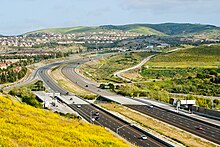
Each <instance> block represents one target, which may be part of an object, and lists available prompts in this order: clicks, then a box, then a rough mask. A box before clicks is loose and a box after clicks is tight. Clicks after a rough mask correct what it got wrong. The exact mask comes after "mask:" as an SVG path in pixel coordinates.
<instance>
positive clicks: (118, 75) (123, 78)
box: [114, 55, 156, 82]
mask: <svg viewBox="0 0 220 147" xmlns="http://www.w3.org/2000/svg"><path fill="white" fill-rule="evenodd" d="M154 56H156V55H151V56H149V57H147V58H145V59H144V60H142V61H141V62H140V63H139V64H137V65H135V66H133V67H130V68H126V69H123V70H120V71H117V72H115V73H114V76H115V77H118V78H120V79H122V80H123V81H127V82H131V80H130V79H128V78H125V77H123V76H122V75H121V74H122V73H125V72H127V71H129V70H134V69H136V68H139V67H141V66H143V65H144V64H145V63H146V62H148V61H149V60H150V59H151V58H153V57H154Z"/></svg>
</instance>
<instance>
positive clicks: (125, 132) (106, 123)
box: [38, 61, 171, 147]
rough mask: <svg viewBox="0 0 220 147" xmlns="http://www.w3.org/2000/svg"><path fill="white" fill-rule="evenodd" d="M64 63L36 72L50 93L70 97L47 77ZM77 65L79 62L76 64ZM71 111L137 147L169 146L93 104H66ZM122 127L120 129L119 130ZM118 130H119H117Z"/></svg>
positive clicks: (68, 93)
mask: <svg viewBox="0 0 220 147" xmlns="http://www.w3.org/2000/svg"><path fill="white" fill-rule="evenodd" d="M64 63H66V62H61V63H54V64H50V65H47V66H45V67H41V68H40V69H39V70H38V75H39V77H40V78H41V79H42V80H43V81H44V82H45V84H46V85H47V87H48V88H50V91H52V92H59V93H61V94H62V95H72V94H71V93H70V92H68V91H67V90H65V89H63V88H61V87H59V86H58V85H57V83H56V82H55V81H54V80H53V79H52V78H51V77H50V76H49V74H48V70H49V69H51V68H52V67H54V66H58V65H60V64H64ZM76 63H77V64H78V63H79V61H77V62H76ZM68 106H69V107H71V108H72V109H73V110H75V111H76V112H77V113H78V114H80V115H81V116H82V117H83V118H84V119H86V120H87V121H92V122H93V121H94V123H95V124H98V125H101V126H103V127H107V128H109V129H111V130H112V131H114V132H117V133H118V134H119V135H120V136H122V137H124V138H125V139H127V140H128V141H129V142H131V143H133V144H136V145H137V146H143V147H145V146H150V147H154V146H155V147H156V146H171V145H169V144H167V143H165V142H163V141H161V140H160V139H158V138H156V137H154V136H152V135H151V134H149V133H147V132H145V131H143V130H141V129H139V128H137V127H136V126H134V125H130V124H129V123H128V122H126V121H124V120H122V119H120V118H118V117H116V116H114V115H112V114H111V113H107V112H106V111H104V110H103V109H100V108H98V107H97V106H95V105H94V104H90V103H88V102H87V104H82V105H80V107H79V105H76V104H68ZM95 112H99V118H98V119H97V120H94V119H92V117H94V114H93V113H95ZM121 127H122V128H121ZM119 128H120V129H119ZM142 135H145V136H147V139H146V140H143V139H141V138H140V137H141V136H142Z"/></svg>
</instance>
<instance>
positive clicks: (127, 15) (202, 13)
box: [0, 0, 220, 35]
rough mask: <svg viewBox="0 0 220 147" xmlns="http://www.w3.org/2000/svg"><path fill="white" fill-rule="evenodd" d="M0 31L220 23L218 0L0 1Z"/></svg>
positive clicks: (19, 31) (18, 31)
mask: <svg viewBox="0 0 220 147" xmlns="http://www.w3.org/2000/svg"><path fill="white" fill-rule="evenodd" d="M0 2H1V3H0V34H2V35H19V34H22V33H26V32H29V31H33V30H38V29H44V28H59V27H71V26H99V25H106V24H113V25H120V24H131V23H166V22H179V23H181V22H188V23H201V24H213V25H217V26H220V19H219V16H220V0H0Z"/></svg>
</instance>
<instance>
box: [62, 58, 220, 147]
mask: <svg viewBox="0 0 220 147" xmlns="http://www.w3.org/2000/svg"><path fill="white" fill-rule="evenodd" d="M82 63H83V62H82ZM77 66H78V65H77ZM75 67H76V63H73V64H71V65H68V66H66V67H65V68H63V70H62V72H63V74H64V75H65V76H66V77H67V78H69V79H70V80H71V81H72V82H74V83H75V84H77V85H78V86H80V87H82V88H84V89H87V90H89V91H91V92H94V93H96V94H99V95H101V96H102V95H104V96H105V97H106V95H109V96H116V94H114V93H110V92H108V91H105V90H101V89H99V88H98V87H97V84H95V83H94V82H91V81H90V80H88V79H85V78H84V77H82V76H81V75H79V74H78V73H77V72H75V69H74V68H75ZM126 106H128V107H129V108H131V109H134V110H136V111H138V112H141V113H144V114H147V115H150V116H151V117H153V118H157V119H159V120H161V121H164V122H166V123H168V124H170V125H173V126H176V127H178V128H181V129H183V130H185V131H188V132H190V133H192V134H195V135H198V136H200V137H202V138H205V139H207V140H209V141H212V142H214V143H217V144H219V145H220V128H219V127H217V126H214V125H212V124H207V123H205V122H200V121H197V120H194V119H192V118H190V117H187V116H182V115H179V114H178V113H176V114H175V113H172V112H170V111H165V110H163V109H160V108H153V109H149V107H148V106H142V105H135V104H134V105H133V106H132V105H126ZM198 128H200V129H198Z"/></svg>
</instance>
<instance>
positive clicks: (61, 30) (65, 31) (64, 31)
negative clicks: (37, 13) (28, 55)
mask: <svg viewBox="0 0 220 147" xmlns="http://www.w3.org/2000/svg"><path fill="white" fill-rule="evenodd" d="M103 31H108V30H105V29H101V28H99V27H86V26H78V27H68V28H49V29H42V30H37V31H34V32H30V33H55V34H70V33H83V32H103Z"/></svg>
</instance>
